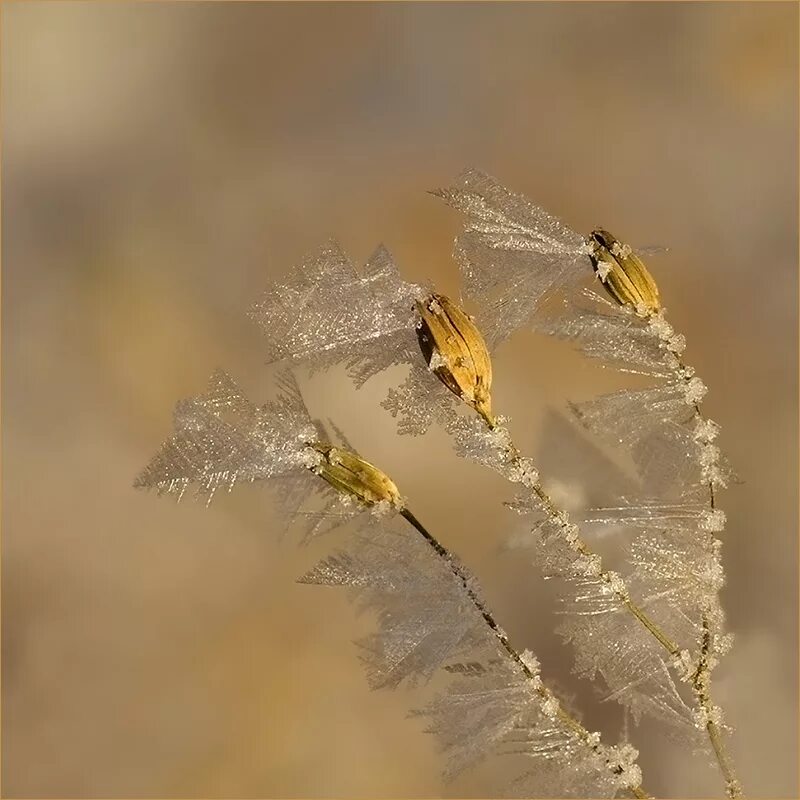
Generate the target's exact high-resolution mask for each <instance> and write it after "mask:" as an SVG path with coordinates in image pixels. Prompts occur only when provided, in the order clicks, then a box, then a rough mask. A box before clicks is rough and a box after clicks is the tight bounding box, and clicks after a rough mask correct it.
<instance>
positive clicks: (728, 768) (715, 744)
mask: <svg viewBox="0 0 800 800" xmlns="http://www.w3.org/2000/svg"><path fill="white" fill-rule="evenodd" d="M695 408H696V410H697V414H698V416H700V410H699V408H697V406H695ZM701 419H702V417H701ZM496 427H497V425H496V424H489V423H487V428H488V429H489V430H495V429H496ZM505 457H506V459H507V462H508V463H509V464H511V465H514V466H521V463H522V456H521V453H520V451H519V449H518V448H517V447H516V445H514V444H513V443H509V445H508V448H507V450H506V452H505ZM709 488H710V490H711V508H712V510H713V509H714V488H713V485H711V484H709ZM530 489H531V490H532V491H533V493H534V494H535V495H536V497H537V498H538V500H539V502H540V503H541V505H542V507H543V509H544V511H545V513H546V514H547V516H548V517H549V518H550V519H551V520H555V521H557V522H558V524H559V525H560V526H562V527H564V528H566V527H567V526H568V525H569V524H570V523H569V517H568V515H567V513H566V512H565V511H563V510H562V509H560V508H559V507H558V506H557V505H556V503H555V502H554V501H553V499H552V498H551V497H550V495H548V494H547V492H546V491H545V490H544V488H543V487H542V485H541V483H540V482H539V480H538V479H537V480H535V481H534V482H533V483H532V484H530ZM709 536H711V534H709ZM571 547H572V548H573V549H574V550H575V551H576V552H578V553H580V554H581V555H584V556H594V555H595V553H594V552H593V551H592V549H591V548H590V547H589V546H588V545H587V544H586V542H585V541H584V540H583V539H582V538H581V537H580V536H577V537H575V538H574V539H573V541H572V542H571ZM598 578H599V580H601V581H603V583H605V584H606V585H610V584H611V574H610V573H609V572H608V570H602V571H601V572H600V574H599V576H598ZM613 591H614V594H615V595H616V597H617V599H618V600H619V601H620V603H621V604H622V606H623V607H624V608H625V609H626V610H627V611H628V613H630V614H631V615H632V616H633V617H634V618H635V619H636V620H637V621H638V622H639V623H640V624H641V625H642V626H643V627H644V628H645V629H646V630H647V631H648V632H649V633H650V634H651V635H652V636H653V638H655V639H656V641H658V643H659V644H660V645H661V646H662V647H663V648H664V649H665V650H666V651H667V652H668V653H669V654H670V656H672V657H676V656H679V655H680V652H681V649H680V647H679V646H678V645H677V644H676V643H675V642H674V641H673V639H672V638H671V637H670V636H669V635H668V634H667V633H666V632H665V631H664V630H663V629H662V628H661V626H660V625H658V623H657V622H656V621H655V620H653V619H652V617H650V616H649V615H648V614H647V612H646V611H645V610H644V609H643V608H641V606H639V605H637V604H636V603H634V602H633V600H631V598H630V596H629V595H628V592H627V590H626V589H623V590H622V591H619V590H616V589H615V590H613ZM703 620H704V625H706V626H707V625H708V620H707V617H706V613H705V611H704V614H703ZM704 641H705V638H704ZM710 646H711V638H710V632H709V635H708V637H707V642H706V644H705V648H703V647H701V652H700V663H699V665H698V669H697V672H696V673H695V676H694V678H693V680H692V688H693V689H694V692H695V695H696V697H697V702H698V704H699V705H700V707H701V708H702V709H703V711H704V713H705V714H706V716H707V717H709V716H710V715H711V712H712V709H713V703H712V702H711V695H710V691H709V684H710V669H709V666H708V658H707V656H708V651H709V648H710ZM701 684H702V691H701V690H700V685H701ZM706 732H707V733H708V738H709V740H710V742H711V747H712V749H713V751H714V755H715V758H716V760H717V764H718V766H719V769H720V772H721V773H722V776H723V778H724V779H725V789H726V793H727V795H728V797H731V798H740V797H743V796H744V795H743V793H742V788H741V784H740V783H739V781H738V779H737V778H736V773H735V770H734V768H733V764H732V762H731V761H730V758H729V757H728V755H727V752H726V750H725V746H724V743H723V740H722V735H721V732H720V730H719V726H718V725H717V724H716V723H715V722H714V721H713V720H712V719H709V721H708V722H707V724H706Z"/></svg>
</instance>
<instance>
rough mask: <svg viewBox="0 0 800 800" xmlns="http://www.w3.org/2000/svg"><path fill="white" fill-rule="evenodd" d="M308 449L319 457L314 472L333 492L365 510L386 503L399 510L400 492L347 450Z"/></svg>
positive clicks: (388, 478) (378, 472)
mask: <svg viewBox="0 0 800 800" xmlns="http://www.w3.org/2000/svg"><path fill="white" fill-rule="evenodd" d="M311 447H313V448H314V450H316V451H317V452H318V453H319V454H320V455H321V456H322V458H321V460H320V462H319V463H318V464H315V465H314V467H313V468H312V469H313V471H314V472H316V473H317V475H319V476H320V477H321V478H324V479H325V480H326V481H327V482H328V483H329V484H330V485H331V486H333V488H334V489H337V490H338V491H340V492H341V493H342V494H345V495H349V496H351V497H355V498H356V499H357V500H359V501H360V502H362V503H365V504H366V505H368V506H372V505H375V504H376V503H381V502H387V503H389V504H390V505H392V506H394V507H395V508H398V509H400V508H402V505H403V503H402V499H401V497H400V492H399V491H398V489H397V486H395V483H394V481H393V480H392V479H391V478H390V477H389V476H388V475H387V474H386V473H385V472H382V471H381V470H379V469H378V468H377V467H376V466H374V465H372V464H370V463H369V462H368V461H364V459H363V458H360V457H359V456H357V455H356V454H355V453H351V452H349V451H348V450H341V449H340V448H338V447H334V446H333V445H329V444H312V445H311Z"/></svg>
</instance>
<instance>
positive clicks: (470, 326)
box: [417, 294, 495, 427]
mask: <svg viewBox="0 0 800 800" xmlns="http://www.w3.org/2000/svg"><path fill="white" fill-rule="evenodd" d="M417 310H418V311H419V315H420V321H419V324H418V325H417V339H418V340H419V346H420V349H421V350H422V353H423V355H424V356H425V360H426V361H427V362H428V367H429V368H430V369H431V370H432V371H433V372H434V374H435V375H436V376H437V377H438V378H439V380H440V381H441V382H442V383H443V384H444V385H445V386H446V387H447V388H448V389H449V390H450V391H451V392H452V393H453V394H454V395H456V396H457V397H460V398H461V399H462V400H463V401H464V402H465V403H466V404H467V405H468V406H470V407H471V408H474V409H475V411H477V412H478V414H480V415H481V416H482V417H483V419H485V420H486V422H487V423H488V424H489V425H490V426H491V427H493V426H494V424H495V419H494V417H493V416H492V398H491V389H492V362H491V359H490V358H489V350H488V349H487V347H486V342H484V340H483V336H481V332H480V331H479V330H478V327H477V326H476V325H475V322H474V321H473V319H472V317H470V316H469V314H467V313H466V312H465V311H463V310H462V309H461V308H459V307H458V306H457V305H456V304H455V303H453V301H452V300H450V299H449V298H447V297H445V296H444V295H441V294H432V295H430V296H429V297H427V298H426V299H425V300H424V301H420V302H417Z"/></svg>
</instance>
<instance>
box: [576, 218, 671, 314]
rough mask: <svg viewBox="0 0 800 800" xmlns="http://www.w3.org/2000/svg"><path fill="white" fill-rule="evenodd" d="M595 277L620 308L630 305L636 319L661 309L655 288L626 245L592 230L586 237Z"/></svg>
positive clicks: (603, 232)
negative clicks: (588, 241)
mask: <svg viewBox="0 0 800 800" xmlns="http://www.w3.org/2000/svg"><path fill="white" fill-rule="evenodd" d="M590 245H591V247H592V251H591V253H590V254H589V258H591V260H592V266H593V267H594V271H595V274H596V275H597V277H598V278H600V281H601V283H602V284H603V286H604V287H605V289H606V291H607V292H608V293H609V294H610V295H611V296H612V297H613V298H614V299H615V300H616V301H617V302H618V303H619V304H620V305H623V306H631V307H633V309H634V310H635V312H636V314H637V315H638V316H640V317H649V316H650V315H651V314H655V313H656V312H657V311H659V310H660V308H661V301H660V300H659V298H658V287H657V286H656V282H655V281H654V280H653V276H652V275H651V274H650V273H649V272H648V271H647V267H645V265H644V262H643V261H642V260H641V259H640V258H639V256H637V255H636V254H635V253H634V252H633V251H632V250H631V248H630V247H629V246H628V245H627V244H622V243H621V242H620V241H619V240H618V239H616V238H615V237H614V236H612V235H611V234H610V233H609V232H608V231H604V230H596V231H592V235H591V236H590Z"/></svg>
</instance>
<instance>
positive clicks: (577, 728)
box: [400, 508, 649, 798]
mask: <svg viewBox="0 0 800 800" xmlns="http://www.w3.org/2000/svg"><path fill="white" fill-rule="evenodd" d="M400 514H401V516H402V517H403V518H404V519H405V520H406V521H407V522H408V523H409V524H411V525H412V526H413V527H414V529H415V530H416V531H417V532H418V533H419V534H420V535H421V536H422V537H423V539H425V541H426V542H427V543H428V545H430V547H431V548H432V549H433V551H434V552H435V553H436V555H437V556H439V558H441V559H442V560H444V561H445V563H446V564H447V566H448V568H449V569H450V572H452V573H453V575H454V576H455V577H456V578H457V580H458V581H459V582H460V583H461V585H462V587H463V588H464V592H465V593H466V595H467V596H468V597H469V599H470V601H471V602H472V605H473V606H474V607H475V608H476V609H477V611H478V612H479V613H480V615H481V617H482V618H483V620H484V622H485V623H486V624H487V625H488V627H489V628H490V629H491V631H492V633H493V634H494V637H495V639H497V641H498V642H499V643H500V646H501V647H502V648H503V650H505V652H506V653H507V655H508V656H509V657H510V658H511V660H512V661H514V663H515V664H516V665H517V666H518V667H519V668H520V670H521V671H522V673H523V674H524V675H525V677H526V678H528V679H529V680H531V681H533V682H534V687H535V691H536V693H537V694H538V695H539V697H541V698H542V700H554V699H556V698H555V696H554V695H553V693H552V692H551V691H550V690H549V689H548V688H547V687H545V686H544V685H543V684H542V682H541V681H540V680H539V679H538V676H537V675H536V674H535V673H534V672H533V671H532V670H531V668H530V667H529V666H528V665H527V664H526V663H525V659H523V658H522V656H521V655H520V653H519V652H518V651H517V650H516V648H514V646H513V645H512V644H511V642H510V641H509V639H508V636H507V635H506V634H505V633H504V631H503V630H502V629H501V628H500V626H499V625H498V624H497V621H496V620H495V618H494V616H493V615H492V612H491V611H489V609H488V608H487V607H486V605H485V603H484V602H483V600H482V599H481V598H480V597H479V596H478V594H477V593H476V592H475V590H474V589H473V587H472V584H471V581H470V579H469V577H468V576H467V575H466V574H465V572H464V570H463V569H461V567H460V566H459V565H458V564H457V563H456V561H455V560H454V558H453V556H452V554H451V553H450V551H449V550H448V549H447V548H446V547H445V546H444V545H443V544H441V542H439V540H438V539H436V537H435V536H434V535H433V534H432V533H431V532H430V531H428V529H427V528H425V526H424V525H423V524H422V523H421V522H420V521H419V520H418V519H417V518H416V517H415V516H414V514H413V513H412V512H411V511H410V509H408V508H403V509H402V510H401V512H400ZM557 709H558V711H557V715H558V718H559V719H560V720H561V722H562V723H564V725H565V726H566V727H568V728H569V729H570V730H572V732H573V733H574V734H575V735H576V736H577V737H578V738H579V739H580V740H581V741H582V742H584V744H586V746H587V747H590V748H591V749H592V751H593V752H595V753H596V754H598V755H601V754H602V750H601V749H600V745H598V744H594V743H592V742H591V741H590V737H591V734H590V733H589V731H588V730H587V729H586V728H584V726H583V725H582V724H581V723H580V722H578V720H577V719H575V717H573V716H572V715H571V714H570V713H569V712H567V711H565V710H564V708H563V707H562V706H561V704H560V703H558V704H557ZM608 766H609V769H610V770H611V771H612V772H614V773H615V774H616V775H619V774H620V772H621V769H620V767H618V766H612V765H610V764H609V765H608ZM630 792H631V794H632V795H633V796H634V797H639V798H646V797H649V795H648V794H647V793H646V792H645V791H644V789H642V787H641V786H634V787H633V788H631V789H630Z"/></svg>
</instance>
